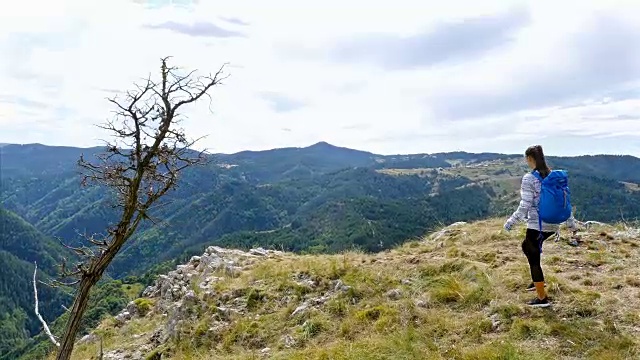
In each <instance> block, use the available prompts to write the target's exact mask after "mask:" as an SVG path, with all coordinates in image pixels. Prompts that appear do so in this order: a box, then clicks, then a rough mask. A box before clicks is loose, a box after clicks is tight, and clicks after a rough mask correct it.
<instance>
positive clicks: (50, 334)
mask: <svg viewBox="0 0 640 360" xmlns="http://www.w3.org/2000/svg"><path fill="white" fill-rule="evenodd" d="M33 264H34V265H35V268H34V269H33V295H34V298H35V303H36V306H35V310H36V316H37V317H38V320H40V322H41V323H42V327H44V332H45V333H46V334H47V336H49V340H51V342H52V343H53V344H54V345H55V346H56V347H60V343H59V342H58V341H57V340H56V338H55V337H54V336H53V334H52V333H51V330H49V325H47V322H46V321H44V319H43V318H42V316H41V315H40V311H39V310H38V287H37V286H36V274H37V273H38V264H37V263H36V262H35V261H34V262H33Z"/></svg>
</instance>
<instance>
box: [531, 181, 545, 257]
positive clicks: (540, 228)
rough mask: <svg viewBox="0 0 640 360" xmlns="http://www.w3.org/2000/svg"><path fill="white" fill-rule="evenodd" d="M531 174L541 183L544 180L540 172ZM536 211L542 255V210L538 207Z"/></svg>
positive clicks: (539, 245) (539, 246)
mask: <svg viewBox="0 0 640 360" xmlns="http://www.w3.org/2000/svg"><path fill="white" fill-rule="evenodd" d="M531 174H532V175H533V176H535V177H536V179H538V180H540V182H542V180H544V179H543V178H542V175H540V172H538V170H533V171H532V172H531ZM536 211H537V212H538V248H539V249H540V253H541V254H542V236H543V235H542V218H541V217H540V208H539V207H538V209H536Z"/></svg>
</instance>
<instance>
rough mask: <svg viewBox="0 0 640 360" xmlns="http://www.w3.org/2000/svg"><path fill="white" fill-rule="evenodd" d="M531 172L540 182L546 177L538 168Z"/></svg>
mask: <svg viewBox="0 0 640 360" xmlns="http://www.w3.org/2000/svg"><path fill="white" fill-rule="evenodd" d="M531 174H532V175H533V176H535V177H536V179H538V180H540V182H542V180H544V179H543V178H542V175H540V172H538V170H533V171H532V172H531Z"/></svg>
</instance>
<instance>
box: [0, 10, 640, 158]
mask: <svg viewBox="0 0 640 360" xmlns="http://www.w3.org/2000/svg"><path fill="white" fill-rule="evenodd" d="M170 3H173V5H168V4H170ZM382 4H383V3H382V2H371V1H363V0H357V1H349V2H347V3H344V2H340V3H339V2H338V1H337V0H331V1H329V2H324V3H323V6H322V7H320V6H316V7H310V6H308V5H304V4H303V3H301V2H298V1H293V0H278V1H271V2H269V5H268V6H265V4H264V3H263V2H258V1H251V2H248V3H247V2H242V3H238V2H233V1H217V2H213V1H210V0H199V1H190V0H182V1H177V0H173V1H170V0H135V1H133V0H131V1H130V0H110V1H101V2H98V1H87V0H56V1H44V0H40V1H38V0H23V1H20V2H12V3H11V5H10V6H9V5H5V6H3V12H2V13H0V54H2V56H1V57H0V83H1V84H2V87H1V88H0V143H2V142H13V143H29V142H40V143H45V144H57V145H62V144H64V145H77V146H91V145H95V144H97V143H98V141H97V140H98V139H100V138H104V137H105V136H106V135H105V134H104V133H100V132H99V130H98V129H97V128H96V127H95V126H94V124H96V123H100V122H102V121H103V120H105V119H106V118H108V117H109V116H110V114H109V111H110V110H112V108H111V107H110V106H109V104H108V102H107V101H106V100H105V97H106V96H110V95H112V93H110V91H113V90H118V91H124V90H127V89H130V88H131V86H132V82H133V81H135V80H136V79H139V78H142V77H145V76H147V75H148V74H149V73H153V74H155V73H157V71H158V67H159V59H160V58H161V57H163V56H167V55H171V56H173V60H172V63H173V64H175V65H178V66H180V67H184V68H186V69H194V68H197V69H200V70H202V71H207V72H209V71H216V70H217V69H218V68H219V66H221V65H222V64H223V63H226V62H228V63H230V65H229V66H228V67H227V72H228V73H230V75H231V76H230V77H229V78H228V79H227V80H226V81H225V84H224V85H222V86H220V87H217V88H214V89H213V91H212V96H213V103H212V104H211V110H212V112H211V111H210V108H209V105H210V104H209V103H208V100H204V101H202V102H201V103H199V104H198V105H196V106H195V107H192V108H190V109H188V112H187V114H186V115H187V116H188V120H187V121H186V123H185V126H186V127H187V130H188V132H189V134H190V135H191V136H192V137H198V136H201V135H209V136H208V138H207V139H206V140H203V142H202V145H203V146H204V147H207V148H209V149H211V150H213V151H220V152H234V151H239V150H244V149H265V148H275V147H283V146H306V145H310V144H312V143H314V142H317V141H328V142H331V143H335V144H338V145H342V146H348V147H354V148H360V149H365V150H370V151H374V152H379V153H407V152H438V151H450V150H467V151H500V152H517V153H520V152H522V150H523V149H524V148H526V147H527V146H528V145H530V144H531V143H533V142H535V143H541V144H543V145H545V147H547V148H548V149H547V151H546V152H547V153H548V154H553V153H554V152H555V153H562V154H580V153H597V152H606V153H620V152H623V153H631V154H635V155H640V148H639V147H638V146H639V145H637V144H638V143H640V141H639V140H640V86H638V84H639V83H640V53H639V52H638V50H637V47H635V46H634V42H633V40H638V41H640V25H638V24H640V16H639V15H638V14H640V11H638V10H640V4H638V3H637V2H633V1H618V2H615V1H600V2H595V1H590V2H589V1H585V2H580V3H569V2H566V3H561V4H558V2H552V1H537V0H536V1H529V2H524V1H518V2H515V1H511V2H504V1H470V0H467V1H463V0H455V1H445V2H429V3H424V2H419V1H417V0H413V1H409V0H407V1H405V0H401V1H400V0H399V1H395V2H394V4H393V6H391V5H389V4H388V3H384V5H382ZM230 19H231V20H230ZM443 29H444V30H443ZM602 29H605V30H606V31H602ZM195 35H201V36H195ZM636 43H637V42H636ZM345 44H347V45H346V46H350V47H346V48H345V47H344V46H345ZM336 49H342V50H341V51H342V53H336V52H335V51H336ZM352 49H357V50H358V51H357V52H353V51H352ZM345 51H349V52H350V53H349V56H348V57H345V56H343V55H344V54H346V53H345ZM390 64H392V66H391V67H389V65H390Z"/></svg>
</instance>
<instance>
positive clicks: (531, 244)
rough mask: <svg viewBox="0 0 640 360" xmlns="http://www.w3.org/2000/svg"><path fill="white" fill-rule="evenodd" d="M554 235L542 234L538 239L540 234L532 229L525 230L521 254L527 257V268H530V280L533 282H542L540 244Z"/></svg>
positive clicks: (551, 233) (544, 232)
mask: <svg viewBox="0 0 640 360" xmlns="http://www.w3.org/2000/svg"><path fill="white" fill-rule="evenodd" d="M553 234H555V233H554V232H547V231H543V232H542V239H539V236H540V232H539V231H538V230H534V229H527V235H526V237H525V238H524V241H523V242H522V252H524V254H525V255H526V256H527V260H528V261H529V268H531V279H533V282H542V281H544V275H543V274H542V266H540V249H541V248H542V242H543V241H545V240H546V239H548V238H549V236H551V235H553Z"/></svg>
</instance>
